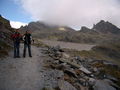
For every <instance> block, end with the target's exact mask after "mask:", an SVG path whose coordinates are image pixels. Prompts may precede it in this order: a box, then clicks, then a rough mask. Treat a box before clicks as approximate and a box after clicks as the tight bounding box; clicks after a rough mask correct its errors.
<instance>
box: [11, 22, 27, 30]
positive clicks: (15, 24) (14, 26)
mask: <svg viewBox="0 0 120 90" xmlns="http://www.w3.org/2000/svg"><path fill="white" fill-rule="evenodd" d="M10 24H11V26H12V27H13V28H20V27H21V26H25V25H27V23H23V22H17V21H10Z"/></svg>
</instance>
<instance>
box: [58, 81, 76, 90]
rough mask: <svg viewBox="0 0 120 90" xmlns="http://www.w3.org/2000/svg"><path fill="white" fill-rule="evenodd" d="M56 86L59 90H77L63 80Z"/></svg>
mask: <svg viewBox="0 0 120 90" xmlns="http://www.w3.org/2000/svg"><path fill="white" fill-rule="evenodd" d="M58 86H59V88H60V90H77V89H76V88H75V87H74V86H73V85H72V84H70V83H69V82H67V81H64V80H60V81H59V82H58Z"/></svg>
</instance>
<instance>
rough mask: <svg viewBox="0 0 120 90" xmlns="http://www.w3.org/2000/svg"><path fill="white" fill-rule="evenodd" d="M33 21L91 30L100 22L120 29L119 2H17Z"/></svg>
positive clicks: (61, 0)
mask: <svg viewBox="0 0 120 90" xmlns="http://www.w3.org/2000/svg"><path fill="white" fill-rule="evenodd" d="M17 2H18V3H19V4H20V5H21V6H22V8H23V9H24V10H25V12H27V13H28V14H30V15H31V17H32V19H33V20H39V21H42V22H45V23H47V24H53V25H65V26H70V27H73V28H76V29H79V28H80V27H81V26H87V27H89V28H91V27H92V26H93V24H95V23H97V22H99V21H100V20H105V21H109V22H111V23H113V24H115V25H117V26H118V27H120V20H119V18H120V2H119V0H17Z"/></svg>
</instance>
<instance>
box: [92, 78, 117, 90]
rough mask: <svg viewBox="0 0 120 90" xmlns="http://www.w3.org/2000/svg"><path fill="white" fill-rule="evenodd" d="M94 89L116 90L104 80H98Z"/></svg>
mask: <svg viewBox="0 0 120 90" xmlns="http://www.w3.org/2000/svg"><path fill="white" fill-rule="evenodd" d="M93 89H94V90H116V89H115V88H114V87H112V86H110V85H109V84H108V83H107V82H105V81H103V80H96V82H95V85H94V87H93Z"/></svg>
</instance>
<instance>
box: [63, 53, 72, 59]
mask: <svg viewBox="0 0 120 90" xmlns="http://www.w3.org/2000/svg"><path fill="white" fill-rule="evenodd" d="M62 58H65V59H68V58H70V55H68V54H67V53H62Z"/></svg>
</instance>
